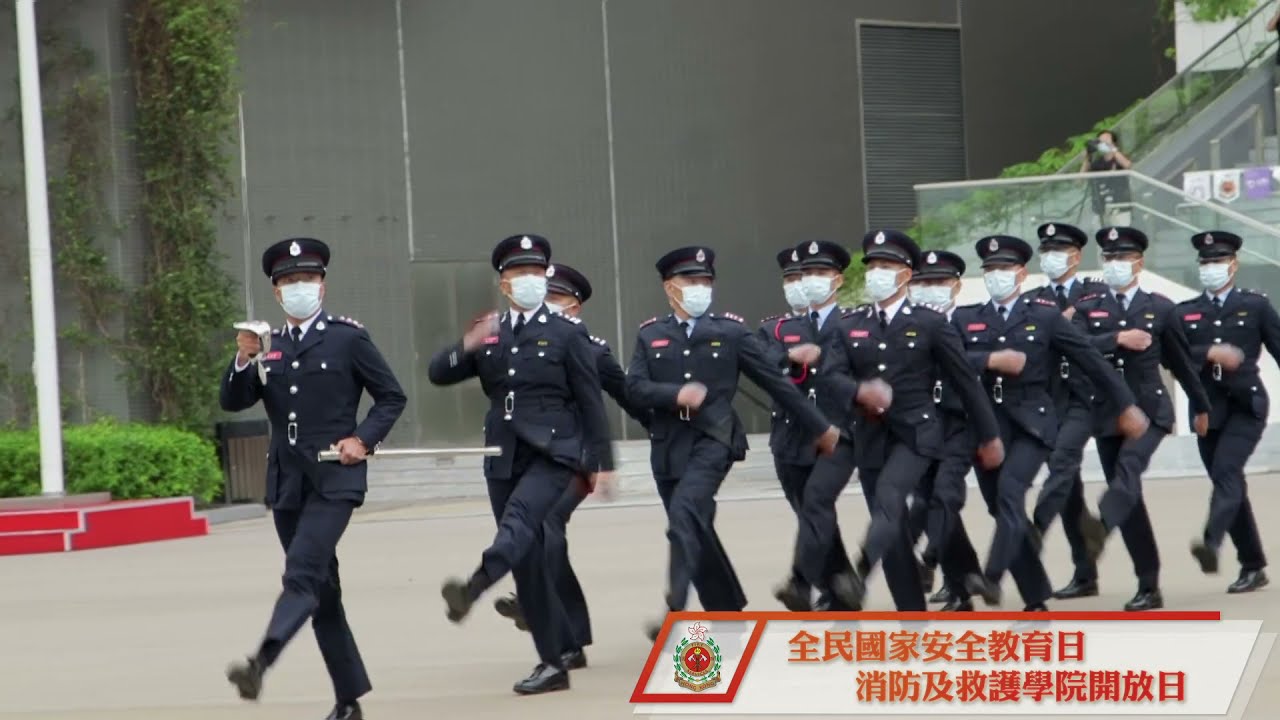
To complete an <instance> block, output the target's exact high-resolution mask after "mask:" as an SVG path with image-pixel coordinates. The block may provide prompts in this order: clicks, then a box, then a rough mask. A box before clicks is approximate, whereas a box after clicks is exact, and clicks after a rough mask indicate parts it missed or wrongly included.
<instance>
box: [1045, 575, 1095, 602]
mask: <svg viewBox="0 0 1280 720" xmlns="http://www.w3.org/2000/svg"><path fill="white" fill-rule="evenodd" d="M1097 594H1098V581H1097V580H1079V579H1075V578H1073V579H1072V580H1071V582H1070V583H1068V584H1067V585H1066V587H1063V588H1060V589H1058V590H1054V591H1053V598H1054V599H1055V600H1075V599H1076V598H1086V597H1095V596H1097Z"/></svg>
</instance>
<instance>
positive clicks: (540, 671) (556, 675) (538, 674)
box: [512, 665, 569, 695]
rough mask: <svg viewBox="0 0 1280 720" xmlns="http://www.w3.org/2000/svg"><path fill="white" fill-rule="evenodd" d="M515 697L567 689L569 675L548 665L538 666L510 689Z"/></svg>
mask: <svg viewBox="0 0 1280 720" xmlns="http://www.w3.org/2000/svg"><path fill="white" fill-rule="evenodd" d="M512 689H513V690H515V691H516V694H517V695H541V694H542V693H549V692H555V691H557V690H568V689H569V673H568V671H566V670H562V669H560V668H556V667H551V666H550V665H539V666H537V667H535V668H534V669H533V673H532V674H531V675H529V677H527V678H525V679H523V680H521V681H520V682H518V683H516V684H515V687H513V688H512Z"/></svg>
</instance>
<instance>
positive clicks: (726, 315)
mask: <svg viewBox="0 0 1280 720" xmlns="http://www.w3.org/2000/svg"><path fill="white" fill-rule="evenodd" d="M711 317H715V315H712V316H711ZM720 317H722V318H728V319H730V320H733V321H735V322H740V323H742V324H743V325H746V324H747V321H746V320H743V319H742V316H740V315H734V314H733V313H720Z"/></svg>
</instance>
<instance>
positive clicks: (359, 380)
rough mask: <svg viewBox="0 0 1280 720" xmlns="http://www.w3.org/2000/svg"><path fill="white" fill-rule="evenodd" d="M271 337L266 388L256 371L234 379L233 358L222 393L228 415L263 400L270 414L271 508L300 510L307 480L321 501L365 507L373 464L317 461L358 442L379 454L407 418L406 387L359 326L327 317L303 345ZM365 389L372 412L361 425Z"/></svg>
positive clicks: (281, 332)
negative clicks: (347, 441)
mask: <svg viewBox="0 0 1280 720" xmlns="http://www.w3.org/2000/svg"><path fill="white" fill-rule="evenodd" d="M271 334H272V337H273V339H272V343H271V352H269V353H267V354H266V355H265V356H264V357H263V359H262V363H263V366H264V367H265V368H266V370H267V382H266V384H265V385H263V383H262V382H261V381H260V380H259V379H258V373H257V372H256V370H254V369H253V367H252V366H250V367H248V368H246V369H244V370H241V371H240V372H236V370H235V359H234V358H233V359H232V361H231V366H230V367H229V368H228V370H227V374H226V376H225V377H224V378H223V380H222V389H221V391H220V393H219V402H220V404H221V405H222V409H223V410H227V411H230V412H236V411H240V410H247V409H249V408H251V407H253V406H254V405H255V404H256V403H257V402H258V401H259V400H261V401H262V404H263V406H264V407H265V408H266V411H267V421H268V422H269V423H270V424H271V449H270V452H269V453H268V454H267V497H266V501H267V504H268V505H270V506H271V507H274V508H277V509H282V510H283V509H297V508H298V507H300V506H301V502H302V492H303V487H304V483H306V482H307V481H308V480H309V481H310V482H311V485H312V487H313V489H314V491H315V492H316V493H318V494H319V495H320V496H321V497H325V498H328V499H332V500H350V501H352V502H355V503H356V504H357V505H358V504H360V503H362V502H364V495H365V492H366V491H367V490H368V482H367V479H368V464H367V463H357V464H355V465H342V464H341V463H337V462H318V461H317V460H316V455H317V454H318V453H319V452H320V451H321V450H327V449H329V446H330V445H332V444H334V443H336V442H337V441H339V440H341V439H343V438H345V437H351V436H353V435H354V436H355V437H358V438H360V440H361V441H363V442H364V445H365V447H366V448H368V449H369V451H370V452H373V451H374V450H375V448H377V446H378V443H380V442H382V440H383V438H385V437H386V436H387V433H389V432H391V427H392V426H393V425H395V422H396V420H397V419H398V418H399V417H400V413H401V412H403V411H404V406H405V395H404V391H403V390H401V389H400V383H399V382H397V381H396V377H395V375H394V374H392V372H391V368H390V367H388V366H387V362H386V360H384V359H383V357H382V353H380V352H378V349H377V348H376V347H374V344H373V340H372V339H370V338H369V333H367V332H366V331H365V330H364V328H363V327H362V326H361V325H360V324H359V323H357V322H356V321H354V320H351V319H348V318H344V317H335V316H333V315H329V314H328V313H325V312H324V311H323V310H321V312H320V316H319V318H318V319H317V320H316V321H315V322H314V323H313V324H312V325H311V328H310V329H308V330H307V332H306V334H305V335H303V336H302V342H301V343H300V344H295V343H294V341H293V338H291V337H290V336H289V334H288V327H287V326H286V327H285V328H282V329H275V330H272V331H271ZM366 390H367V391H368V392H369V395H370V396H371V397H373V406H372V407H371V408H369V413H368V414H367V415H366V416H365V419H364V420H363V421H362V422H359V423H357V422H356V413H357V412H358V410H359V407H360V398H361V396H362V394H363V393H364V392H365V391H366Z"/></svg>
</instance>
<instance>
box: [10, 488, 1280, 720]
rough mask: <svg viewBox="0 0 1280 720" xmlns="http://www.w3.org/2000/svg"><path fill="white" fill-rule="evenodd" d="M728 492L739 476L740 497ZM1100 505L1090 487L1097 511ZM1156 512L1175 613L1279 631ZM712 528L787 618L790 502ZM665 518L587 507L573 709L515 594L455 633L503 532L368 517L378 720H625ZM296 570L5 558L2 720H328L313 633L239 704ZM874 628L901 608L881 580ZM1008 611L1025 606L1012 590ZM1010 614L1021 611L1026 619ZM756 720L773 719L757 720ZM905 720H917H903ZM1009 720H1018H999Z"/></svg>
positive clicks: (143, 556) (393, 508)
mask: <svg viewBox="0 0 1280 720" xmlns="http://www.w3.org/2000/svg"><path fill="white" fill-rule="evenodd" d="M1277 482H1280V476H1276V475H1269V476H1256V477H1253V478H1250V485H1251V493H1252V496H1253V500H1254V507H1256V508H1257V509H1258V511H1259V512H1260V513H1261V515H1260V517H1259V520H1260V523H1259V524H1260V525H1262V526H1263V528H1264V529H1263V539H1264V540H1265V541H1266V544H1267V552H1268V554H1269V556H1270V557H1271V558H1272V559H1273V560H1274V558H1277V557H1280V529H1277V527H1276V524H1275V522H1274V521H1273V520H1274V518H1275V517H1276V512H1277V510H1276V508H1280V487H1277V485H1276V483H1277ZM732 483H733V476H730V479H729V481H728V484H732ZM1099 489H1100V486H1099V485H1097V484H1090V485H1088V486H1087V492H1088V494H1089V496H1090V497H1091V498H1092V497H1096V495H1097V492H1098V491H1099ZM1147 490H1148V498H1149V499H1148V503H1149V506H1150V507H1151V514H1152V517H1153V519H1154V521H1155V525H1156V532H1157V536H1158V538H1159V541H1160V548H1161V551H1162V555H1163V560H1164V566H1165V570H1164V579H1163V590H1164V596H1165V602H1166V607H1167V608H1168V609H1186V610H1214V609H1217V610H1221V611H1222V612H1223V616H1224V618H1237V619H1263V620H1264V621H1265V624H1264V627H1263V632H1271V633H1274V632H1277V629H1280V602H1277V598H1278V597H1280V595H1277V593H1280V583H1278V584H1276V585H1273V586H1272V587H1271V588H1268V589H1266V590H1263V591H1261V592H1258V593H1255V594H1252V595H1246V596H1237V597H1228V596H1227V595H1226V594H1224V592H1223V590H1224V589H1225V587H1226V586H1227V584H1228V583H1230V582H1231V581H1232V580H1234V579H1235V575H1236V572H1237V567H1236V564H1235V560H1234V554H1233V552H1232V551H1231V550H1230V549H1227V550H1226V552H1224V554H1223V559H1224V563H1223V566H1224V567H1223V574H1222V575H1220V576H1217V577H1205V576H1203V575H1201V574H1200V572H1199V570H1198V569H1197V568H1196V567H1195V566H1194V564H1193V561H1192V560H1191V557H1190V555H1189V554H1188V552H1187V546H1188V541H1189V540H1190V538H1192V537H1193V536H1195V535H1196V534H1197V533H1198V532H1199V529H1200V525H1201V523H1202V521H1203V518H1204V512H1205V508H1206V506H1207V501H1208V496H1209V487H1208V482H1207V481H1205V480H1194V481H1193V480H1163V481H1152V482H1150V483H1149V484H1148V488H1147ZM970 500H971V502H970V503H969V506H968V507H967V508H966V510H965V512H966V515H967V517H966V518H965V520H966V523H968V524H969V527H970V529H971V532H972V533H973V536H974V538H975V541H976V542H977V543H978V544H979V545H980V546H981V547H982V549H984V550H985V546H986V543H987V540H988V538H989V533H990V529H991V522H990V520H989V518H988V517H987V516H986V514H985V512H983V511H982V510H981V508H980V507H979V504H980V501H979V502H974V501H976V500H977V493H976V492H971V493H970ZM841 509H842V519H843V520H844V523H845V526H844V532H845V536H846V538H847V542H848V543H849V545H850V546H851V547H853V546H856V541H857V539H858V538H860V537H861V535H862V531H863V528H864V523H865V519H866V512H865V509H864V506H863V504H862V498H861V497H859V496H857V495H853V494H849V495H846V496H845V497H844V498H843V499H842V501H841ZM718 526H719V529H720V533H721V536H722V537H723V539H724V542H725V544H726V546H727V547H728V550H729V553H730V555H731V556H732V558H733V560H734V562H735V563H736V565H737V568H738V571H739V573H740V574H741V575H742V579H743V584H744V585H745V587H746V589H747V593H748V597H749V598H750V600H751V602H752V605H751V609H764V610H775V609H780V608H779V607H778V604H777V603H776V602H775V601H774V600H773V598H772V596H771V593H770V588H771V587H772V585H773V584H774V582H776V581H777V580H779V579H780V577H781V575H782V573H783V572H784V570H785V569H786V568H787V567H788V555H789V553H790V550H791V542H792V533H793V530H794V521H793V520H792V516H791V513H790V511H789V510H788V508H787V507H786V505H785V503H784V502H783V501H782V500H781V499H780V498H776V499H755V500H750V499H741V500H733V501H726V502H723V503H722V504H721V508H720V512H719V520H718ZM663 527H664V523H663V518H662V511H661V508H660V506H658V505H656V504H653V503H652V501H650V500H647V499H638V500H634V501H630V502H628V503H625V504H619V505H613V506H608V505H603V504H599V503H596V502H594V501H593V502H588V503H586V504H585V505H584V506H583V510H581V511H580V512H579V513H578V514H577V515H576V516H575V517H574V520H573V522H572V524H571V525H570V543H571V546H572V556H573V562H574V565H575V567H576V568H577V571H578V575H579V577H580V578H581V579H582V583H583V586H584V588H585V590H586V592H587V597H588V600H589V602H590V605H591V611H592V620H593V621H594V630H595V640H596V643H595V645H594V646H593V647H590V648H588V650H587V655H588V658H589V661H590V663H591V665H590V667H589V668H587V669H585V670H579V671H575V672H574V674H573V675H572V683H573V689H572V690H571V691H569V692H563V693H553V694H550V695H545V696H540V697H530V698H519V697H516V696H514V695H513V694H512V693H511V685H512V683H514V682H515V681H516V680H518V679H520V678H522V677H524V676H525V675H526V674H527V673H528V671H529V669H530V668H531V667H532V666H533V664H534V663H535V662H536V660H535V657H534V654H533V649H532V646H531V643H530V641H529V639H528V636H527V635H524V634H522V633H518V632H516V631H515V630H514V629H513V627H512V626H511V624H510V623H509V622H508V621H505V620H503V619H502V618H500V617H498V616H497V615H496V614H495V613H494V612H493V611H492V607H491V602H492V599H493V598H494V597H497V594H496V593H498V592H507V591H508V590H509V589H510V588H511V582H510V580H509V579H508V580H506V581H505V582H504V583H503V584H502V585H499V586H498V588H495V594H491V595H490V596H487V597H486V598H485V599H483V600H482V601H481V604H480V605H478V606H477V608H476V610H475V612H474V613H473V615H472V616H471V617H470V618H468V620H467V622H466V623H465V624H464V625H462V626H460V627H457V626H453V625H450V624H449V623H448V622H447V621H446V620H445V617H444V609H443V604H442V601H441V599H440V596H439V587H440V582H441V580H442V579H443V578H444V577H445V576H446V575H451V574H465V573H467V572H469V571H470V570H471V569H472V568H473V567H474V566H475V564H476V562H477V560H478V557H479V552H480V550H481V549H482V548H483V547H484V546H485V544H486V543H487V542H488V540H489V539H490V537H491V536H492V533H493V520H492V518H491V516H489V514H488V510H487V504H485V503H483V502H482V501H475V500H465V501H458V502H453V503H445V502H435V503H431V502H418V503H414V504H409V505H375V506H370V507H368V508H366V509H364V510H362V511H361V512H360V513H359V514H358V515H357V516H356V519H355V521H354V522H353V523H352V526H351V529H350V530H349V531H348V533H347V536H346V538H345V539H344V541H343V544H342V546H341V547H340V559H341V561H342V569H343V586H344V592H345V597H346V604H347V612H348V615H349V617H350V619H351V624H352V626H353V628H354V630H355V633H356V637H357V639H358V640H359V642H360V647H361V649H362V651H363V652H364V655H365V659H366V662H367V664H368V666H369V672H370V674H371V676H372V678H373V683H374V691H373V693H372V694H371V695H369V696H368V697H367V699H366V700H365V703H364V708H365V714H366V717H368V718H371V719H373V720H393V719H394V720H402V719H403V720H409V719H413V720H418V719H420V718H466V719H467V720H482V719H484V718H504V719H505V718H522V719H529V720H538V719H541V718H548V719H550V718H555V719H557V720H564V719H565V718H571V719H572V720H597V719H598V720H606V719H609V718H624V717H627V716H629V715H631V707H630V706H629V705H628V704H627V699H628V697H629V696H630V693H631V689H632V687H633V685H634V684H635V681H636V678H637V674H638V672H639V670H640V667H641V665H642V664H643V662H644V660H645V658H646V655H647V653H648V652H649V644H648V643H647V642H646V640H645V638H644V637H643V634H642V632H641V625H642V621H644V620H645V619H647V618H649V617H651V615H652V613H654V612H655V611H656V610H657V609H658V608H659V607H660V602H661V591H662V585H663V565H664V561H665V556H666V544H665V541H664V538H663ZM1118 540H1119V539H1118V538H1116V543H1115V545H1113V546H1110V547H1109V548H1108V552H1107V554H1106V555H1105V556H1104V558H1103V561H1102V568H1101V573H1102V590H1103V595H1102V596H1101V597H1098V598H1092V599H1088V600H1076V601H1069V602H1057V603H1054V604H1052V605H1051V607H1050V609H1058V610H1066V609H1071V610H1075V609H1080V610H1116V609H1119V608H1120V606H1121V605H1122V604H1123V603H1124V602H1125V601H1126V600H1128V599H1129V597H1130V596H1132V594H1133V592H1134V590H1135V587H1134V582H1133V579H1132V572H1131V566H1130V564H1129V561H1128V558H1127V556H1126V554H1125V552H1124V550H1123V546H1122V545H1121V544H1120V543H1119V541H1118ZM1046 545H1047V546H1046V551H1045V552H1046V565H1047V566H1048V567H1049V569H1050V573H1051V574H1052V575H1053V576H1054V581H1055V584H1056V585H1061V584H1063V583H1064V582H1065V581H1066V580H1067V579H1069V578H1068V575H1069V572H1070V570H1069V567H1070V566H1069V562H1068V559H1067V545H1066V541H1065V540H1064V539H1063V537H1062V533H1061V531H1060V530H1058V529H1057V528H1056V527H1055V529H1054V530H1053V531H1052V533H1051V534H1050V535H1049V537H1048V542H1047V544H1046ZM282 567H283V563H282V556H281V553H280V551H279V549H278V547H277V544H276V539H275V534H274V531H273V530H272V528H271V525H270V523H269V521H268V520H266V519H255V520H248V521H244V522H236V523H229V524H224V525H218V526H215V527H214V528H213V530H212V534H211V535H210V536H208V537H204V538H196V539H191V540H179V541H171V542H167V543H158V544H153V545H143V546H134V547H124V548H116V549H108V550H96V551H88V552H78V553H71V554H67V555H44V556H21V557H7V558H0V568H2V570H0V574H2V577H3V587H4V589H3V591H0V618H3V620H0V638H2V642H3V652H0V717H3V718H9V717H15V718H17V717H22V718H41V719H43V718H66V719H67V720H74V719H77V718H84V719H85V720H90V719H92V720H125V719H126V718H128V719H130V720H138V719H145V720H212V719H214V718H217V719H219V720H221V719H224V718H225V719H228V720H229V719H231V718H243V719H244V720H255V719H256V720H285V719H286V718H288V719H295V718H296V719H298V720H309V719H310V720H320V719H321V718H323V717H324V716H325V714H326V713H327V712H328V711H329V709H330V707H331V705H332V698H331V697H330V695H329V686H328V680H327V677H326V675H325V672H324V668H323V665H322V664H321V661H320V656H319V653H318V652H317V650H316V647H315V643H314V640H313V638H312V637H311V634H310V631H309V630H308V629H304V630H303V632H302V633H301V634H300V635H299V636H298V641H297V642H295V643H294V645H293V646H291V647H290V648H289V649H288V650H287V651H286V653H285V655H284V656H283V658H282V659H281V661H280V663H279V665H278V666H277V667H276V669H275V670H274V671H273V672H272V673H271V674H269V675H268V676H267V684H266V689H265V691H264V693H263V698H262V701H261V702H260V703H258V704H245V703H242V702H240V701H239V700H237V699H236V698H235V693H234V691H233V690H232V688H231V687H230V686H229V685H227V683H226V681H225V680H224V679H223V675H222V673H223V669H224V667H225V665H226V663H227V662H228V661H230V660H232V659H234V658H236V657H238V656H242V655H243V654H245V653H246V652H248V651H249V650H250V649H251V648H253V647H254V645H255V644H256V642H257V641H258V639H259V634H260V633H261V631H262V629H263V626H264V624H265V623H266V620H267V615H268V613H269V612H270V608H271V604H272V602H273V600H274V597H275V594H276V590H277V588H278V587H279V582H280V581H279V576H280V572H281V569H282ZM871 586H872V590H871V595H870V605H869V609H890V605H889V601H888V597H887V593H886V592H885V590H884V585H883V582H882V580H881V579H880V577H879V576H878V575H877V576H876V577H874V578H873V580H872V583H871ZM1005 589H1006V597H1007V598H1008V602H1010V603H1016V602H1017V600H1016V593H1015V591H1014V590H1013V587H1012V583H1011V582H1008V581H1006V583H1005ZM1010 609H1017V608H1016V607H1014V608H1010ZM1277 701H1280V661H1277V659H1276V658H1275V657H1272V658H1271V659H1270V660H1269V662H1268V664H1267V666H1266V668H1265V670H1264V672H1263V676H1262V678H1261V682H1260V684H1259V688H1258V691H1257V693H1256V694H1255V696H1254V698H1253V700H1252V702H1251V703H1250V706H1249V708H1248V711H1247V712H1246V714H1245V717H1246V718H1259V719H1261V718H1274V717H1276V712H1277V711H1276V709H1275V708H1276V707H1278V705H1277ZM756 717H762V716H756ZM896 717H905V716H901V715H899V716H896ZM1006 717H1012V716H1006Z"/></svg>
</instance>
